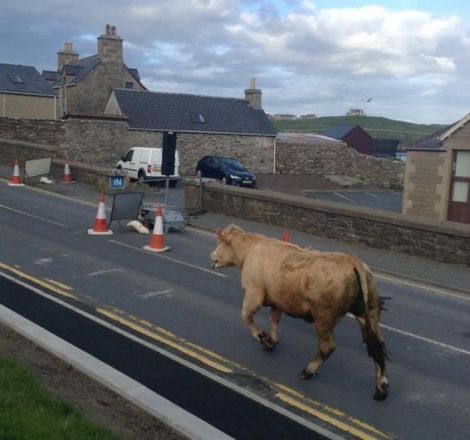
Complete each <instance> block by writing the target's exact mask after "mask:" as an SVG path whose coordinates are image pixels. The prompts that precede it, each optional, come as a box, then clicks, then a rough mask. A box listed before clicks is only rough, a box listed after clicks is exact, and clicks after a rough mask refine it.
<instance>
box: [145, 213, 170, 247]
mask: <svg viewBox="0 0 470 440" xmlns="http://www.w3.org/2000/svg"><path fill="white" fill-rule="evenodd" d="M144 249H145V250H146V251H150V252H165V251H168V250H170V248H169V247H168V246H165V235H164V234H163V216H162V208H161V207H160V205H157V213H156V215H155V224H154V226H153V232H152V237H151V239H150V245H148V246H144Z"/></svg>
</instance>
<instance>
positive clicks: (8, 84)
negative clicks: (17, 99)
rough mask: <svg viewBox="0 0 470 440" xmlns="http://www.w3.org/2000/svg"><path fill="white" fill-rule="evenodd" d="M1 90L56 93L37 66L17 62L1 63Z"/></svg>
mask: <svg viewBox="0 0 470 440" xmlns="http://www.w3.org/2000/svg"><path fill="white" fill-rule="evenodd" d="M0 92H7V93H24V94H28V95H46V96H53V95H54V90H53V89H52V87H51V86H50V84H49V83H48V82H47V81H46V80H45V79H44V78H43V77H42V76H41V74H40V73H39V72H38V71H37V70H36V68H34V67H33V66H22V65H17V64H0Z"/></svg>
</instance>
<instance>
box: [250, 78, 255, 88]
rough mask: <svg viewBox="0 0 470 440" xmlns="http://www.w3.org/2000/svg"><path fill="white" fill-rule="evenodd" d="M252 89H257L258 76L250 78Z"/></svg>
mask: <svg viewBox="0 0 470 440" xmlns="http://www.w3.org/2000/svg"><path fill="white" fill-rule="evenodd" d="M250 89H256V78H255V77H251V78H250Z"/></svg>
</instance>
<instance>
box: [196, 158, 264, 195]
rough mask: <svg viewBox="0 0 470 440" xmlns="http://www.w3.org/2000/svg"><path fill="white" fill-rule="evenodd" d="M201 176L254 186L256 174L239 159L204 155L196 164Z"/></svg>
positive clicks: (228, 183) (227, 182) (229, 183)
mask: <svg viewBox="0 0 470 440" xmlns="http://www.w3.org/2000/svg"><path fill="white" fill-rule="evenodd" d="M196 174H197V175H198V176H199V177H211V178H213V179H219V180H220V181H221V182H222V183H224V184H227V185H239V186H250V187H253V186H255V184H256V176H255V175H254V174H253V173H250V172H249V171H248V170H247V169H246V168H245V167H244V166H243V165H242V164H241V163H240V162H238V160H235V159H232V158H230V157H222V156H204V157H203V158H202V159H200V160H199V162H198V163H197V165H196Z"/></svg>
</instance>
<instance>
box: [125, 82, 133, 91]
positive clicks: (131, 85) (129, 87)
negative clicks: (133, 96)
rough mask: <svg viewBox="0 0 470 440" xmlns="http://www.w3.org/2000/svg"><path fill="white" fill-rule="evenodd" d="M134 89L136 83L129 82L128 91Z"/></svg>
mask: <svg viewBox="0 0 470 440" xmlns="http://www.w3.org/2000/svg"><path fill="white" fill-rule="evenodd" d="M133 88H134V83H133V82H131V81H129V82H126V89H131V90H132V89H133Z"/></svg>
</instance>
